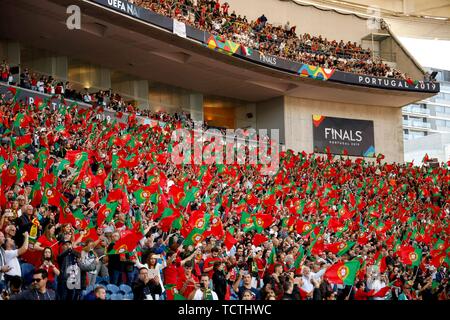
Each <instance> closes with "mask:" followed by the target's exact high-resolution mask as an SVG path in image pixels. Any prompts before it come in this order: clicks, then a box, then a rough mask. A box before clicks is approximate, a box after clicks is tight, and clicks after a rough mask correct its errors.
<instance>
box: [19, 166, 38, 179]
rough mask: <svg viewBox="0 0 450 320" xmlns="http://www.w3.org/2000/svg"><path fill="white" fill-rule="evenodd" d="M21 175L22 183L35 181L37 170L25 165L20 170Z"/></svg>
mask: <svg viewBox="0 0 450 320" xmlns="http://www.w3.org/2000/svg"><path fill="white" fill-rule="evenodd" d="M21 173H22V176H21V178H20V180H21V181H22V182H30V181H36V180H37V179H38V175H39V169H38V168H36V167H33V166H32V165H29V164H26V163H25V164H24V165H23V167H22V169H21Z"/></svg>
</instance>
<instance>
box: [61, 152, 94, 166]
mask: <svg viewBox="0 0 450 320" xmlns="http://www.w3.org/2000/svg"><path fill="white" fill-rule="evenodd" d="M66 159H67V160H69V161H70V164H71V165H75V166H77V167H78V168H81V167H83V164H84V163H85V162H86V161H87V160H88V159H89V155H88V153H87V152H84V151H79V150H69V151H67V153H66Z"/></svg>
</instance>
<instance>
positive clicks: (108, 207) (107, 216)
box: [97, 202, 119, 227]
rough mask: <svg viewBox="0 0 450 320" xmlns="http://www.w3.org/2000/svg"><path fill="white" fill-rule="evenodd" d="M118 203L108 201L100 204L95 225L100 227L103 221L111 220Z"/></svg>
mask: <svg viewBox="0 0 450 320" xmlns="http://www.w3.org/2000/svg"><path fill="white" fill-rule="evenodd" d="M118 205H119V203H118V202H108V203H106V204H102V205H101V207H100V208H99V209H98V213H97V226H98V227H101V226H102V224H103V222H105V221H106V222H107V223H109V222H111V220H112V219H113V217H114V214H115V213H116V209H117V206H118Z"/></svg>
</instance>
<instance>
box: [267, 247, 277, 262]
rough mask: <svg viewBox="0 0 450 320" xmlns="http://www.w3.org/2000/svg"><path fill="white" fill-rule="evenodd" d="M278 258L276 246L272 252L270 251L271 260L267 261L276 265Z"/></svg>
mask: <svg viewBox="0 0 450 320" xmlns="http://www.w3.org/2000/svg"><path fill="white" fill-rule="evenodd" d="M276 257H277V249H276V248H275V246H273V247H272V250H271V251H270V255H269V259H267V264H274V263H275V259H276Z"/></svg>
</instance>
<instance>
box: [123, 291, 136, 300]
mask: <svg viewBox="0 0 450 320" xmlns="http://www.w3.org/2000/svg"><path fill="white" fill-rule="evenodd" d="M133 299H134V294H133V292H130V293H127V294H126V295H125V300H133Z"/></svg>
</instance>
